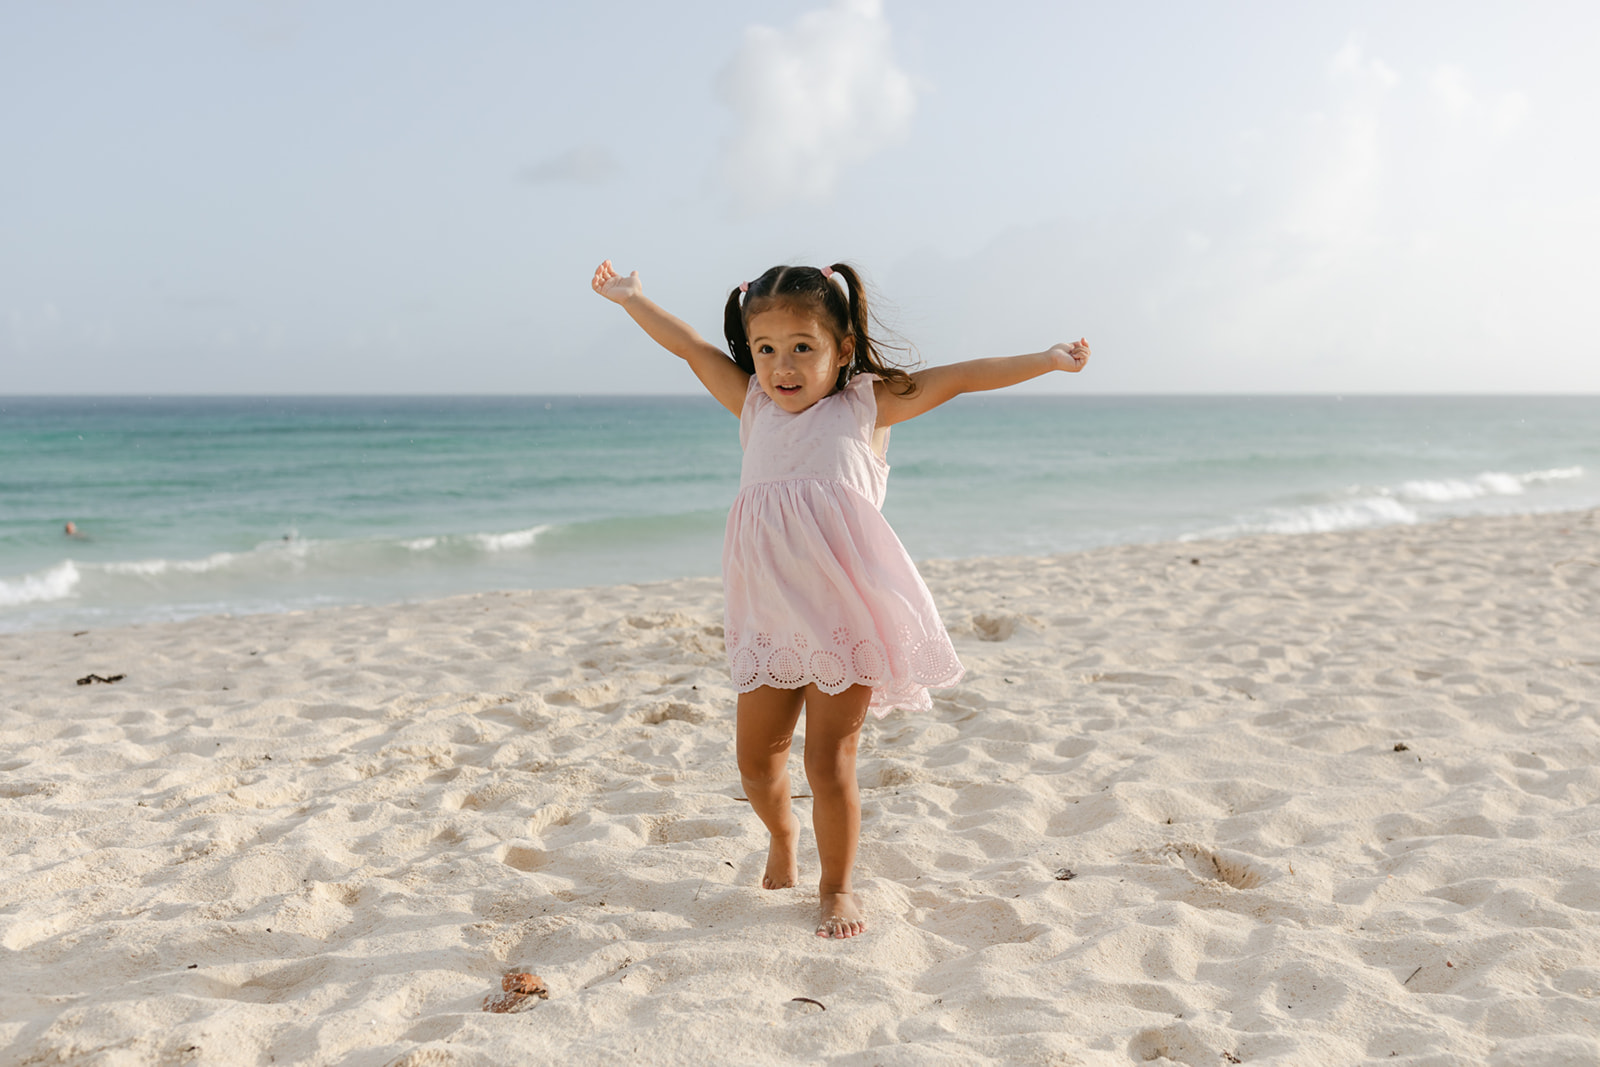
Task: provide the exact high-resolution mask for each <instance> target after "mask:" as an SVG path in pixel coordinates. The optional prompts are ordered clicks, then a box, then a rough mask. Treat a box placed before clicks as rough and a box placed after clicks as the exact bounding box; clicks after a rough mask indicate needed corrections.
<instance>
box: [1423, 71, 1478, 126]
mask: <svg viewBox="0 0 1600 1067" xmlns="http://www.w3.org/2000/svg"><path fill="white" fill-rule="evenodd" d="M1428 88H1429V89H1431V90H1433V95H1434V98H1435V99H1437V100H1438V101H1439V103H1441V104H1443V105H1444V109H1445V111H1447V112H1448V113H1449V114H1450V115H1451V116H1452V117H1453V118H1461V117H1462V116H1464V115H1466V113H1467V111H1468V110H1469V109H1470V108H1471V107H1472V90H1471V89H1469V88H1468V87H1467V72H1466V71H1464V70H1462V69H1461V68H1460V67H1457V66H1455V65H1453V64H1450V63H1446V64H1444V65H1443V66H1441V67H1440V68H1439V69H1438V70H1436V71H1434V72H1433V77H1431V78H1429V79H1428Z"/></svg>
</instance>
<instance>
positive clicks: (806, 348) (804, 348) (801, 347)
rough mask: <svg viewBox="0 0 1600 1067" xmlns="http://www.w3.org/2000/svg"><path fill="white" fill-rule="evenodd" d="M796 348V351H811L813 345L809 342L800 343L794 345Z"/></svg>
mask: <svg viewBox="0 0 1600 1067" xmlns="http://www.w3.org/2000/svg"><path fill="white" fill-rule="evenodd" d="M794 350H795V351H796V352H809V351H811V346H810V345H808V344H798V345H795V346H794Z"/></svg>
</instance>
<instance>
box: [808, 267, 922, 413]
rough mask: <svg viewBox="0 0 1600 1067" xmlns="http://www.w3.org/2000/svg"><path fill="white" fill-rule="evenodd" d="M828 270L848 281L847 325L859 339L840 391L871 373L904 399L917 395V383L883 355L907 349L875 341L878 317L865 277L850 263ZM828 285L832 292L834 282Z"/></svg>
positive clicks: (843, 372)
mask: <svg viewBox="0 0 1600 1067" xmlns="http://www.w3.org/2000/svg"><path fill="white" fill-rule="evenodd" d="M828 270H829V271H831V272H832V273H834V274H837V275H839V276H840V277H841V278H843V279H844V282H845V291H846V293H847V294H848V297H847V300H846V302H845V303H846V308H845V310H846V314H847V321H848V322H849V324H850V332H851V333H852V334H854V335H855V338H856V351H855V359H854V360H853V361H852V362H851V364H850V366H848V367H846V368H844V370H843V371H841V372H840V376H839V388H841V389H842V388H844V385H845V382H847V381H849V380H850V379H851V378H852V377H854V376H855V375H857V374H862V373H870V374H876V375H877V376H878V377H880V378H882V379H883V380H884V381H886V382H888V383H889V385H890V387H891V388H893V389H894V391H895V392H897V393H899V394H900V395H901V396H910V395H911V394H913V393H915V392H916V391H917V383H916V381H915V379H913V378H912V377H911V375H910V374H908V373H906V371H905V370H904V369H902V368H901V367H899V366H897V365H896V364H894V363H891V362H889V361H888V360H886V359H885V358H884V354H883V349H884V348H900V349H902V350H903V349H904V348H905V346H904V345H885V344H884V343H883V342H882V341H875V340H873V338H872V332H871V331H872V327H873V325H874V321H873V318H874V317H873V315H872V313H871V311H870V310H869V309H868V308H867V288H866V285H865V283H863V282H862V280H861V275H859V274H857V273H856V270H855V268H854V267H852V266H850V264H848V263H835V264H833V266H831V267H829V268H828ZM828 284H829V287H830V288H832V285H833V283H832V282H831V281H830V282H829V283H828ZM835 291H837V290H835ZM877 325H880V326H881V325H882V324H881V323H878V324H877Z"/></svg>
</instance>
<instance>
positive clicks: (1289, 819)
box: [0, 512, 1600, 1067]
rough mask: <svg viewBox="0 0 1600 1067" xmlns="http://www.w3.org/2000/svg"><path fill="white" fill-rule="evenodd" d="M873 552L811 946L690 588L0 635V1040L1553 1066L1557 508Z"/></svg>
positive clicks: (1564, 809) (1589, 705)
mask: <svg viewBox="0 0 1600 1067" xmlns="http://www.w3.org/2000/svg"><path fill="white" fill-rule="evenodd" d="M1191 557H1193V558H1198V559H1199V560H1200V563H1199V564H1193V563H1191V562H1190V559H1191ZM924 570H925V573H926V574H927V576H928V579H929V582H930V584H931V586H932V587H933V590H934V594H935V596H936V598H937V599H938V601H939V603H940V606H941V608H942V609H943V610H944V612H945V616H946V619H947V621H948V623H949V625H950V627H951V630H952V632H953V633H954V635H955V638H956V644H957V649H958V651H959V652H960V654H961V655H962V657H963V659H964V661H965V663H966V665H967V668H968V680H967V681H966V682H965V683H963V684H962V685H961V686H960V687H958V688H956V689H954V690H948V691H945V693H944V694H943V695H941V696H940V697H939V698H938V699H937V701H936V708H935V711H934V712H933V713H932V714H930V715H924V716H921V717H913V716H909V715H907V714H905V713H902V712H897V713H895V714H894V715H892V716H891V717H890V718H889V719H887V720H885V721H884V722H882V723H872V722H869V724H868V726H867V731H866V734H865V738H864V742H863V751H862V758H861V767H860V777H861V782H862V786H863V802H864V808H865V816H864V828H863V842H862V848H861V859H860V865H859V868H858V878H859V883H860V887H861V889H862V891H863V893H862V895H863V901H864V903H865V905H866V906H867V907H868V909H869V914H870V918H871V923H872V927H871V930H870V932H869V933H868V934H867V935H866V936H865V937H862V938H859V939H856V940H854V941H851V942H844V943H840V942H825V941H821V940H819V939H817V938H815V937H814V936H812V934H811V916H812V910H813V907H814V903H815V891H814V889H794V890H786V891H781V892H775V893H769V892H763V891H761V890H759V889H757V888H755V886H756V884H757V880H758V878H759V876H760V872H761V869H762V861H763V853H764V847H765V840H764V835H763V833H762V832H761V828H760V826H759V824H758V823H757V821H756V819H755V817H754V816H753V815H752V814H751V813H750V812H749V809H748V807H747V806H746V805H745V804H743V803H741V802H740V801H738V800H737V799H735V798H736V797H737V796H738V779H737V774H736V771H735V769H734V763H733V750H732V748H733V731H732V724H733V718H732V712H731V708H732V692H731V689H730V686H729V684H728V681H727V676H726V673H725V670H724V667H723V655H722V642H721V638H720V627H719V622H720V617H721V609H720V601H719V594H718V585H717V583H716V582H715V581H705V580H695V581H682V582H674V583H668V584H659V585H650V586H643V587H621V588H613V589H595V590H584V591H578V592H562V593H548V592H537V593H513V594H492V595H485V596H474V597H461V598H455V599H450V600H443V601H438V602H434V603H426V604H416V605H410V606H403V607H393V608H355V609H339V610H331V611H325V612H318V613H312V614H303V615H293V616H257V617H249V618H236V619H228V618H222V619H202V620H196V621H193V622H188V623H182V624H173V625H158V626H145V627H134V628H129V629H123V630H115V631H104V632H92V633H89V634H86V635H84V636H81V637H72V636H70V635H67V634H24V635H7V636H0V844H3V848H4V853H5V857H6V859H5V864H6V866H5V869H4V873H3V875H0V945H3V954H0V1045H4V1046H5V1051H4V1052H3V1053H0V1060H3V1061H4V1062H5V1063H30V1064H31V1063H84V1064H91V1063H92V1064H144V1063H215V1064H231V1063H242V1064H243V1063H248V1064H264V1063H270V1062H277V1063H291V1062H295V1063H349V1064H372V1065H379V1064H389V1063H397V1064H407V1065H422V1064H440V1065H443V1064H458V1063H459V1064H480V1063H481V1064H490V1063H504V1064H513V1063H530V1064H531V1063H561V1064H585V1063H596V1064H599V1063H605V1064H616V1063H631V1062H647V1063H693V1064H698V1063H721V1062H752V1063H784V1062H796V1061H799V1062H828V1063H834V1064H861V1065H865V1064H907V1065H910V1064H917V1065H921V1064H945V1063H948V1064H958V1063H959V1064H973V1063H1006V1064H1011V1063H1029V1064H1034V1063H1037V1064H1076V1063H1084V1064H1100V1063H1108V1064H1109V1063H1126V1062H1129V1061H1133V1062H1158V1063H1159V1062H1178V1063H1184V1064H1194V1065H1204V1067H1213V1065H1216V1064H1226V1063H1229V1062H1233V1060H1230V1059H1229V1058H1228V1057H1229V1056H1231V1057H1234V1058H1236V1059H1237V1060H1239V1061H1243V1062H1245V1063H1267V1062H1271V1063H1292V1064H1310V1065H1322V1064H1347V1063H1357V1062H1362V1061H1372V1062H1382V1063H1386V1064H1387V1063H1403V1064H1483V1063H1489V1064H1507V1065H1511V1064H1516V1065H1526V1064H1585V1065H1592V1064H1595V1063H1597V1062H1600V873H1597V869H1600V805H1597V804H1596V801H1597V799H1600V768H1597V763H1600V725H1597V717H1600V512H1589V513H1581V514H1566V515H1546V516H1541V517H1535V518H1507V519H1475V520H1467V521H1456V522H1450V523H1445V524H1442V525H1435V526H1426V527H1414V528H1392V529H1384V530H1377V531H1370V532H1362V533H1348V534H1334V535H1318V536H1309V537H1295V538H1287V537H1272V538H1259V539H1252V540H1241V541H1233V542H1227V543H1215V544H1187V545H1148V546H1136V547H1126V548H1115V549H1108V550H1104V551H1095V552H1088V553H1084V554H1081V555H1073V556H1063V557H1057V558H1053V559H1047V560H974V561H962V562H942V563H932V564H928V565H927V566H926V567H925V568H924ZM91 671H94V672H98V673H101V674H113V673H119V672H125V673H126V674H127V678H126V680H124V681H122V682H120V683H117V684H115V685H99V684H96V685H92V686H83V687H79V686H77V685H75V684H74V679H75V678H77V677H79V676H82V675H85V674H88V673H89V672H91ZM1397 743H1403V744H1404V745H1405V746H1407V747H1406V749H1405V750H1404V751H1397V750H1396V749H1397ZM795 763H796V770H797V771H798V770H799V767H798V763H799V761H798V759H796V761H795ZM796 780H797V782H798V783H800V785H801V786H802V788H801V789H800V790H798V791H800V792H805V789H804V788H803V783H804V779H803V778H797V779H796ZM798 806H799V807H800V808H801V814H802V817H803V818H804V817H809V811H808V810H807V805H806V802H805V801H800V802H798ZM1062 868H1070V869H1071V870H1072V871H1073V872H1074V873H1075V877H1073V878H1072V879H1071V880H1070V881H1062V880H1057V878H1056V877H1055V875H1056V872H1057V871H1058V870H1060V869H1062ZM802 877H803V880H804V881H806V882H807V883H808V884H810V883H811V880H812V879H814V877H815V859H814V853H813V852H812V850H811V843H810V841H809V839H808V840H807V841H806V842H805V843H804V845H803V846H802ZM512 967H517V968H522V969H526V970H530V971H533V972H535V973H537V974H539V975H541V976H543V978H544V979H545V980H546V982H547V983H548V984H549V986H550V991H551V995H550V999H549V1000H548V1001H540V1002H535V1004H534V1006H533V1007H532V1008H531V1010H528V1011H525V1012H521V1013H518V1014H511V1015H488V1014H485V1013H483V1012H481V1011H480V1010H479V1004H480V1002H481V1001H482V999H483V998H484V996H485V995H486V994H488V993H490V992H491V991H494V990H497V989H498V980H499V976H500V974H501V973H502V972H504V971H506V970H508V969H510V968H512ZM794 997H809V998H812V999H814V1000H816V1001H820V1002H821V1003H822V1004H824V1005H826V1009H827V1010H826V1011H825V1012H824V1011H823V1010H822V1009H821V1008H819V1007H817V1006H814V1005H811V1004H807V1003H804V1002H799V1001H794V1000H792V999H791V998H794ZM1163 1057H1165V1059H1163Z"/></svg>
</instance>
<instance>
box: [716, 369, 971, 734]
mask: <svg viewBox="0 0 1600 1067" xmlns="http://www.w3.org/2000/svg"><path fill="white" fill-rule="evenodd" d="M876 380H877V377H876V376H875V375H871V374H858V375H856V377H855V378H853V379H852V380H851V381H850V383H849V384H848V385H846V386H845V387H844V388H843V389H841V390H839V391H838V392H837V393H834V394H833V395H832V396H829V397H827V398H825V399H823V400H820V401H818V402H817V403H815V404H813V405H812V406H811V407H809V408H807V409H806V410H805V411H802V412H800V413H799V414H798V415H795V414H790V413H789V412H786V411H784V410H783V409H782V408H780V407H778V405H776V404H774V403H773V402H772V398H771V397H769V396H767V394H766V393H765V392H764V391H763V390H762V388H761V386H760V385H758V384H757V383H756V380H755V378H754V377H753V376H752V377H751V379H750V391H749V392H748V393H747V394H745V400H744V410H743V412H742V413H741V414H740V416H739V443H740V444H741V445H742V446H743V447H744V464H743V467H742V468H741V470H740V476H739V495H738V496H737V497H735V498H734V501H733V508H732V509H731V510H730V511H729V512H728V530H727V535H726V538H725V539H724V541H723V548H722V581H723V587H724V590H725V592H726V594H727V609H726V613H725V615H724V619H723V624H724V633H725V635H726V639H727V645H728V665H729V668H730V670H731V672H732V674H733V684H734V686H735V687H736V688H737V689H738V691H739V692H741V693H747V692H749V691H750V690H752V689H755V688H757V687H759V686H763V685H770V686H775V687H777V688H780V689H796V688H799V687H801V686H804V685H806V684H807V683H810V682H815V683H816V685H817V688H819V689H821V690H822V691H823V692H824V693H838V692H842V691H843V690H845V689H848V688H849V687H850V686H852V685H857V684H860V685H869V686H871V687H872V703H871V710H872V713H873V714H874V715H877V716H878V717H880V718H881V717H883V716H884V715H887V714H888V713H889V710H890V709H891V708H895V707H909V708H913V709H929V708H931V707H932V706H933V702H932V701H931V700H930V699H929V697H928V687H929V686H936V687H938V686H949V685H955V684H956V683H957V682H959V681H960V680H961V676H962V674H963V673H964V672H963V668H962V666H961V663H960V661H959V660H957V659H956V653H955V649H954V648H953V647H951V644H950V637H949V634H948V633H946V631H945V628H944V624H943V623H942V622H940V620H939V612H938V609H937V608H935V607H934V606H933V597H932V595H931V594H930V593H929V592H928V587H927V585H925V584H924V583H923V581H922V576H921V575H920V574H918V573H917V568H916V566H915V565H914V564H913V563H912V562H911V557H910V556H909V555H907V554H906V550H905V548H904V547H903V546H902V545H901V544H900V539H899V538H898V537H896V536H895V535H894V531H893V530H891V529H890V528H889V524H888V522H887V521H885V519H884V517H883V515H882V514H881V513H880V511H879V509H880V508H881V507H882V506H883V497H884V493H885V491H886V490H887V489H888V480H889V464H888V463H887V462H885V461H884V460H883V459H882V458H881V457H879V456H878V454H877V453H876V452H874V451H873V450H872V433H873V427H874V425H875V424H876V423H877V419H878V405H877V401H876V399H875V398H874V397H873V392H872V384H873V382H875V381H876Z"/></svg>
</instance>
